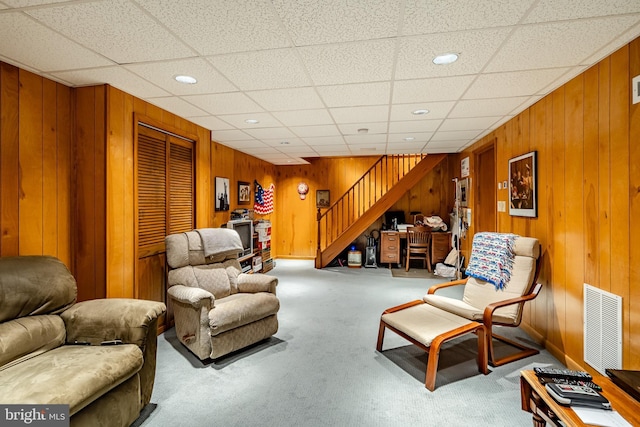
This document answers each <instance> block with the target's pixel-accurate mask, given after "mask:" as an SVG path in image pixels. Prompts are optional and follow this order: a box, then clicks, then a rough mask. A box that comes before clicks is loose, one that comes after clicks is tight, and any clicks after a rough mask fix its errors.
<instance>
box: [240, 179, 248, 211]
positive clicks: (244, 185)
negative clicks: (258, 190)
mask: <svg viewBox="0 0 640 427" xmlns="http://www.w3.org/2000/svg"><path fill="white" fill-rule="evenodd" d="M249 203H251V185H249V183H248V182H244V181H238V204H239V205H248V204H249Z"/></svg>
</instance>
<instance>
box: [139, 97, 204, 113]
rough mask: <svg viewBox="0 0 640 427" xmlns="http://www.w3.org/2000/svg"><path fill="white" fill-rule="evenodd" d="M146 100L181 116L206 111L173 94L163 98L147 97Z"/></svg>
mask: <svg viewBox="0 0 640 427" xmlns="http://www.w3.org/2000/svg"><path fill="white" fill-rule="evenodd" d="M146 100H147V101H149V102H150V103H152V104H155V105H157V106H158V107H160V108H164V109H165V110H167V111H170V112H172V113H173V114H176V115H178V116H181V117H186V118H189V117H193V116H202V115H203V114H206V112H205V111H202V110H201V109H200V108H198V107H195V106H193V105H192V104H189V103H188V102H187V101H185V100H183V99H181V98H178V97H175V96H168V97H163V98H147V99H146Z"/></svg>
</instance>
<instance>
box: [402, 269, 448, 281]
mask: <svg viewBox="0 0 640 427" xmlns="http://www.w3.org/2000/svg"><path fill="white" fill-rule="evenodd" d="M391 277H408V278H414V279H418V278H421V279H439V280H442V279H441V278H439V277H437V276H435V275H434V274H433V273H429V270H427V269H425V268H410V269H409V271H406V270H405V269H404V268H392V269H391Z"/></svg>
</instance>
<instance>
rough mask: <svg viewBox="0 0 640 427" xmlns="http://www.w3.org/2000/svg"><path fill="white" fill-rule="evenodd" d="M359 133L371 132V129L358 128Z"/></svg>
mask: <svg viewBox="0 0 640 427" xmlns="http://www.w3.org/2000/svg"><path fill="white" fill-rule="evenodd" d="M358 133H369V129H367V128H362V129H358Z"/></svg>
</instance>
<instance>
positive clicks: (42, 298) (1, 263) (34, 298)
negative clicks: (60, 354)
mask: <svg viewBox="0 0 640 427" xmlns="http://www.w3.org/2000/svg"><path fill="white" fill-rule="evenodd" d="M76 295H77V292H76V281H75V279H74V278H73V276H72V275H71V273H70V272H69V270H68V269H67V267H66V266H65V265H64V264H63V263H62V261H60V260H59V259H57V258H55V257H52V256H41V255H34V256H17V257H4V258H0V301H2V304H0V322H4V321H6V320H11V319H15V318H18V317H24V316H32V315H37V314H56V313H60V312H62V311H64V310H65V309H66V308H67V307H69V306H71V305H72V304H73V303H74V302H75V300H76Z"/></svg>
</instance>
